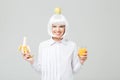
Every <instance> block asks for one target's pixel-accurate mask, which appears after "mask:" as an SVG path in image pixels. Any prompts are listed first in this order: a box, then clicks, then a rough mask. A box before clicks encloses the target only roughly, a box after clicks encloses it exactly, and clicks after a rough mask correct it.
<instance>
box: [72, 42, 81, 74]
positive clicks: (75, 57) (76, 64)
mask: <svg viewBox="0 0 120 80" xmlns="http://www.w3.org/2000/svg"><path fill="white" fill-rule="evenodd" d="M80 66H81V63H80V59H79V56H78V52H77V46H76V44H75V45H74V50H73V56H72V70H73V73H76V72H78V71H79V69H80Z"/></svg>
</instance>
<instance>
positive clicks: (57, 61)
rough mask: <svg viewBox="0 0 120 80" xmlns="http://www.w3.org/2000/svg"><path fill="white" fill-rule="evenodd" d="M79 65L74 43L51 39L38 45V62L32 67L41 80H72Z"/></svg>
mask: <svg viewBox="0 0 120 80" xmlns="http://www.w3.org/2000/svg"><path fill="white" fill-rule="evenodd" d="M80 65H81V64H80V60H79V57H78V55H77V47H76V44H75V43H74V42H72V41H68V40H64V39H63V40H61V41H60V42H55V41H54V40H53V39H52V38H51V39H50V40H47V41H44V42H42V43H40V46H39V55H38V60H37V61H36V62H35V63H34V64H33V65H32V66H33V68H34V69H35V70H37V71H39V72H40V73H41V80H73V73H74V72H77V71H78V70H79V68H80Z"/></svg>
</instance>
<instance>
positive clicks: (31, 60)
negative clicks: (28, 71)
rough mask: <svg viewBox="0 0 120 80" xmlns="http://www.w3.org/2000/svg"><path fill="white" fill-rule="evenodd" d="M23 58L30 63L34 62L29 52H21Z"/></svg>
mask: <svg viewBox="0 0 120 80" xmlns="http://www.w3.org/2000/svg"><path fill="white" fill-rule="evenodd" d="M23 59H24V60H26V61H28V62H29V63H31V64H33V63H34V60H33V56H31V55H30V53H23Z"/></svg>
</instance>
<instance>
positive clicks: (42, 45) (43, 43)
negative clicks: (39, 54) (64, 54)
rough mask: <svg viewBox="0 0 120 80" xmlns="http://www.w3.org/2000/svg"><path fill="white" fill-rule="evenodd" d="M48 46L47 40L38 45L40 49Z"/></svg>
mask: <svg viewBox="0 0 120 80" xmlns="http://www.w3.org/2000/svg"><path fill="white" fill-rule="evenodd" d="M48 45H49V40H45V41H42V42H40V44H39V46H40V47H45V46H48Z"/></svg>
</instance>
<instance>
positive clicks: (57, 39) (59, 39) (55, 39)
mask: <svg viewBox="0 0 120 80" xmlns="http://www.w3.org/2000/svg"><path fill="white" fill-rule="evenodd" d="M52 39H53V40H54V41H57V42H59V41H61V40H62V39H63V38H56V37H52Z"/></svg>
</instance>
